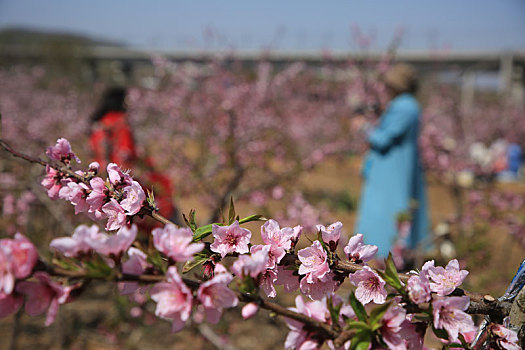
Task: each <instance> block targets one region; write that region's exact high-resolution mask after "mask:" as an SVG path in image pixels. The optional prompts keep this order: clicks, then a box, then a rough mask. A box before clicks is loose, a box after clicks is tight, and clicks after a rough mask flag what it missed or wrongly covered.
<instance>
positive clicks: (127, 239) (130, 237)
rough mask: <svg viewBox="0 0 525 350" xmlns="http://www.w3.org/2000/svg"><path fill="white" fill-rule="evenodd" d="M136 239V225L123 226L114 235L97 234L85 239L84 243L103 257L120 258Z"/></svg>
mask: <svg viewBox="0 0 525 350" xmlns="http://www.w3.org/2000/svg"><path fill="white" fill-rule="evenodd" d="M135 237H137V225H132V226H131V227H130V228H128V227H126V226H123V227H121V228H120V229H119V230H118V231H117V233H115V234H105V233H101V232H99V233H97V234H95V235H90V236H87V237H86V238H85V242H86V243H87V244H88V245H89V246H90V247H91V248H93V249H94V250H95V251H96V252H97V253H99V254H102V255H105V256H110V255H114V256H117V257H118V256H120V254H121V253H122V252H125V251H126V250H128V248H129V247H130V246H131V244H132V243H133V242H134V241H135Z"/></svg>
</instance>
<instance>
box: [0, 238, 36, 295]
mask: <svg viewBox="0 0 525 350" xmlns="http://www.w3.org/2000/svg"><path fill="white" fill-rule="evenodd" d="M37 260H38V252H37V250H36V247H35V246H34V245H33V243H31V242H30V241H29V240H28V239H27V238H26V237H25V236H24V235H22V234H20V233H17V234H16V235H15V238H14V239H11V238H4V239H1V240H0V295H2V294H11V293H12V292H13V289H14V287H15V280H16V279H17V278H18V279H22V278H26V277H28V276H29V275H30V274H31V272H32V271H33V267H34V266H35V264H36V262H37Z"/></svg>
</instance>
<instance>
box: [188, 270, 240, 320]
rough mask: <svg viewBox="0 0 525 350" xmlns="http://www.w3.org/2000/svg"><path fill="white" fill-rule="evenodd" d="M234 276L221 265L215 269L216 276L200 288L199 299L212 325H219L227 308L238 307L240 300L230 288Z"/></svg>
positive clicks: (198, 291)
mask: <svg viewBox="0 0 525 350" xmlns="http://www.w3.org/2000/svg"><path fill="white" fill-rule="evenodd" d="M232 280H233V276H232V275H231V274H230V273H229V272H228V271H227V270H226V269H225V268H224V267H223V266H222V265H221V264H217V266H216V267H215V276H214V277H213V278H212V279H211V280H209V281H206V282H204V283H202V284H201V285H200V286H199V289H198V290H197V299H198V300H199V301H200V302H201V304H202V306H203V307H204V310H205V312H206V319H207V320H208V322H210V323H213V324H215V323H217V322H219V319H220V317H221V315H222V311H223V310H224V309H226V308H231V307H235V306H237V304H238V302H239V300H238V299H237V296H236V295H235V293H234V292H233V291H232V290H231V289H230V288H228V284H229V283H230V282H231V281H232Z"/></svg>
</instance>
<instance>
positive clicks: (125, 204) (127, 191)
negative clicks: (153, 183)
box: [120, 181, 146, 215]
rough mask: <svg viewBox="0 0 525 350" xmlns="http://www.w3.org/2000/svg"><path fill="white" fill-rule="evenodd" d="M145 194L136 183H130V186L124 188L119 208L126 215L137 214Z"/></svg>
mask: <svg viewBox="0 0 525 350" xmlns="http://www.w3.org/2000/svg"><path fill="white" fill-rule="evenodd" d="M145 200H146V194H145V193H144V190H143V189H142V187H141V186H140V184H139V183H138V182H137V181H131V185H129V186H127V187H124V199H123V200H122V201H121V202H120V206H121V207H122V208H123V209H124V210H125V211H126V212H127V215H135V214H137V213H138V212H139V211H140V209H141V208H142V205H143V203H144V201H145Z"/></svg>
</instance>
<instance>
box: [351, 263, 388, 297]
mask: <svg viewBox="0 0 525 350" xmlns="http://www.w3.org/2000/svg"><path fill="white" fill-rule="evenodd" d="M348 279H349V281H350V282H351V283H352V284H353V285H354V286H357V289H356V291H355V296H356V298H357V300H359V301H360V302H361V303H363V304H368V303H369V302H371V301H373V302H374V303H376V304H383V303H384V302H385V301H386V296H387V293H386V290H385V281H384V280H383V279H382V278H381V277H379V275H378V274H377V273H376V272H375V271H374V270H372V269H371V268H370V267H368V266H363V269H362V270H360V271H357V272H355V273H353V274H351V275H350V276H349V277H348Z"/></svg>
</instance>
